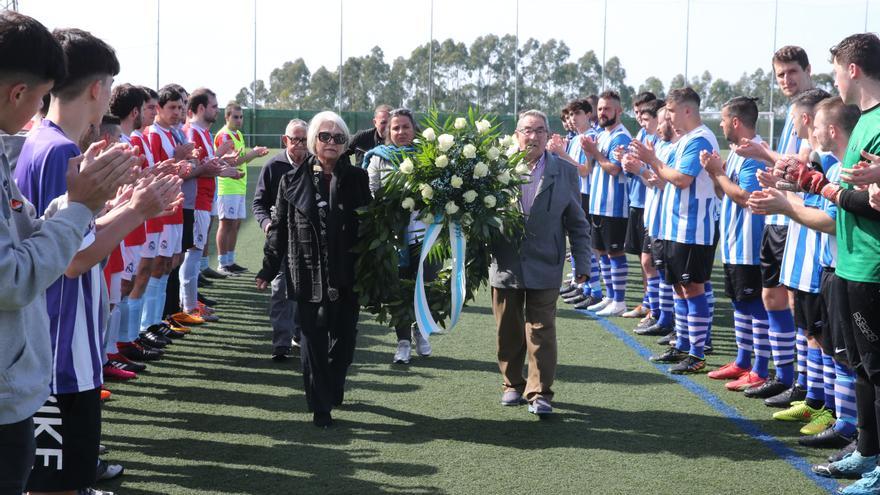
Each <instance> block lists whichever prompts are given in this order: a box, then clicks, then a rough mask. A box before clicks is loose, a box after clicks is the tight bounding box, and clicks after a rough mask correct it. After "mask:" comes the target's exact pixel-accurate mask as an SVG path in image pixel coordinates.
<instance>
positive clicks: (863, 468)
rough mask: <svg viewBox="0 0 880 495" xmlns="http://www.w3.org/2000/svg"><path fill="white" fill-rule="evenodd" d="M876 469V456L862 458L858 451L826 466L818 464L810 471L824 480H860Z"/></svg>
mask: <svg viewBox="0 0 880 495" xmlns="http://www.w3.org/2000/svg"><path fill="white" fill-rule="evenodd" d="M876 467H877V456H876V455H872V456H867V457H866V456H863V455H861V454H859V451H858V450H854V451H853V452H851V453H849V454H847V455H845V456H843V458H842V459H840V460H839V461H836V462H831V463H828V464H818V465H815V466H813V467H812V469H811V471H813V472H814V473H816V474H818V475H819V476H825V477H826V478H848V479H856V478H860V477H861V476H862V475H863V474H865V473H869V472H871V471H873V470H874V469H876Z"/></svg>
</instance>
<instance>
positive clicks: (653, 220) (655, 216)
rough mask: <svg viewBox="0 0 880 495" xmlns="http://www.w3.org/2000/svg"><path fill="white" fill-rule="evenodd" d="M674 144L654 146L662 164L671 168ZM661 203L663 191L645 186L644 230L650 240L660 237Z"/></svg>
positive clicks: (660, 143)
mask: <svg viewBox="0 0 880 495" xmlns="http://www.w3.org/2000/svg"><path fill="white" fill-rule="evenodd" d="M675 147H676V143H668V142H666V141H660V140H659V139H658V140H657V143H656V144H655V145H654V152H655V153H657V158H659V159H660V160H661V161H662V162H663V163H665V164H667V165H669V166H672V163H673V160H674V159H675ZM662 203H663V189H662V188H657V187H651V186H647V189H646V192H645V215H644V220H645V229H647V230H648V235H649V236H651V237H652V238H655V239H657V238H659V236H660V206H661V204H662Z"/></svg>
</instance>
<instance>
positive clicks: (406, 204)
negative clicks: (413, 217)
mask: <svg viewBox="0 0 880 495" xmlns="http://www.w3.org/2000/svg"><path fill="white" fill-rule="evenodd" d="M400 206H402V207H403V209H405V210H409V211H412V210H413V208H415V207H416V200H414V199H412V198H406V199H404V200H403V201H402V202H401V203H400Z"/></svg>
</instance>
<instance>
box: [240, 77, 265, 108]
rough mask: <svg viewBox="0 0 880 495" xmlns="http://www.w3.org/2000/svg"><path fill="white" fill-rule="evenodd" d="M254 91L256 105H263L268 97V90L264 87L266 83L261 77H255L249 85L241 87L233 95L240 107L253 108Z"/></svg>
mask: <svg viewBox="0 0 880 495" xmlns="http://www.w3.org/2000/svg"><path fill="white" fill-rule="evenodd" d="M254 88H256V91H254ZM255 92H256V96H257V106H258V107H262V106H264V105H265V104H266V99H267V98H269V90H268V89H266V83H264V82H263V80H262V79H257V80H256V81H254V82H252V83H251V84H250V85H249V86H247V87H244V88H241V89H240V90H239V91H238V94H237V95H236V96H235V102H236V103H238V104H239V105H241V106H242V107H246V108H253V106H254V93H255Z"/></svg>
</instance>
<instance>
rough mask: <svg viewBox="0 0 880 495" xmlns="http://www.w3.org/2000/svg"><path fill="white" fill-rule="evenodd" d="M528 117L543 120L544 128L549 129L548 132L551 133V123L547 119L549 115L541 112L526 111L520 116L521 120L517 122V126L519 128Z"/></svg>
mask: <svg viewBox="0 0 880 495" xmlns="http://www.w3.org/2000/svg"><path fill="white" fill-rule="evenodd" d="M526 117H534V118H536V119H542V120H543V121H544V127H546V128H547V132H550V121H549V120H548V119H547V114H546V113H544V112H542V111H540V110H526V111H525V112H522V113H520V114H519V120H517V121H516V126H517V127H519V123H520V122H521V121H522V119H524V118H526Z"/></svg>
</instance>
